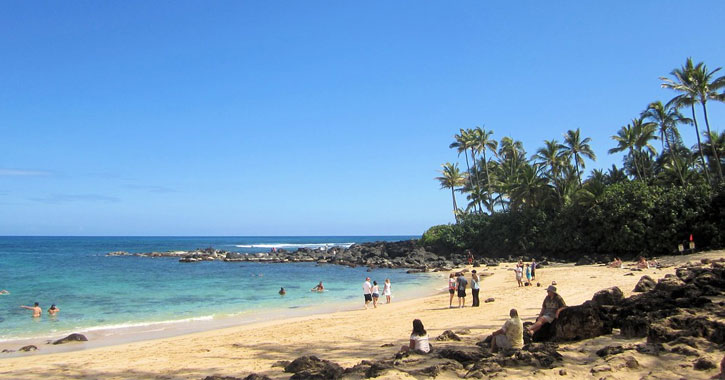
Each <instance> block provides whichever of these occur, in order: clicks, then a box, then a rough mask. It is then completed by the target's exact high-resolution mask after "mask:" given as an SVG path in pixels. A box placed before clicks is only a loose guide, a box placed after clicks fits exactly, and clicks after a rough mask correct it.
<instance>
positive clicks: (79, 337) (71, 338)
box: [53, 333, 88, 344]
mask: <svg viewBox="0 0 725 380" xmlns="http://www.w3.org/2000/svg"><path fill="white" fill-rule="evenodd" d="M87 341H88V338H86V336H85V335H83V334H75V333H74V334H70V335H68V336H67V337H65V338H63V339H58V340H56V341H55V342H53V344H63V343H68V342H87Z"/></svg>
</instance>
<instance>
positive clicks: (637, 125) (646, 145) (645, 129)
mask: <svg viewBox="0 0 725 380" xmlns="http://www.w3.org/2000/svg"><path fill="white" fill-rule="evenodd" d="M632 127H633V128H634V130H635V133H636V135H637V139H636V141H635V144H634V147H635V148H636V150H637V156H639V158H640V159H639V163H640V170H642V174H643V175H644V176H645V177H647V176H648V174H647V168H648V167H651V166H652V165H651V164H649V165H646V166H645V165H644V164H643V163H644V162H645V161H647V162H649V161H652V158H653V157H654V156H656V155H657V149H655V147H654V146H653V145H652V144H650V141H652V140H656V139H657V136H656V134H655V133H656V130H657V125H656V124H655V123H652V122H646V121H644V120H643V119H642V118H639V119H633V120H632Z"/></svg>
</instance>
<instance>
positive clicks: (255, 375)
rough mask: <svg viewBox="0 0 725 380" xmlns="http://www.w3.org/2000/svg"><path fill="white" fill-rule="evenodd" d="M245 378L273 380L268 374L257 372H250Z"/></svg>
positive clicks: (249, 379) (245, 379)
mask: <svg viewBox="0 0 725 380" xmlns="http://www.w3.org/2000/svg"><path fill="white" fill-rule="evenodd" d="M243 380H272V379H270V378H269V376H267V375H258V374H256V373H252V374H249V375H248V376H247V377H245V378H244V379H243Z"/></svg>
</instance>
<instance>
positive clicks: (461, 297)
mask: <svg viewBox="0 0 725 380" xmlns="http://www.w3.org/2000/svg"><path fill="white" fill-rule="evenodd" d="M457 284H458V307H459V308H460V307H466V286H467V285H468V280H466V277H464V276H463V273H462V272H461V273H458V280H457Z"/></svg>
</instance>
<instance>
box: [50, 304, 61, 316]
mask: <svg viewBox="0 0 725 380" xmlns="http://www.w3.org/2000/svg"><path fill="white" fill-rule="evenodd" d="M59 311H60V309H59V308H57V307H55V304H52V305H50V309H48V314H50V315H56V314H58V312H59Z"/></svg>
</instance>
